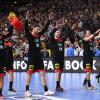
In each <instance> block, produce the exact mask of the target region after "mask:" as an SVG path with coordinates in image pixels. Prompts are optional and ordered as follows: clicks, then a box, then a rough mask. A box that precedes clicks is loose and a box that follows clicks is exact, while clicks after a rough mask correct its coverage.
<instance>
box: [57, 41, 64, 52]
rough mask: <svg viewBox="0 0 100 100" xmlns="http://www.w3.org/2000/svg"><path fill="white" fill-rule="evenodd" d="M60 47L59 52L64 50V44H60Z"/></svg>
mask: <svg viewBox="0 0 100 100" xmlns="http://www.w3.org/2000/svg"><path fill="white" fill-rule="evenodd" d="M58 47H59V51H62V50H63V44H62V42H60V43H58Z"/></svg>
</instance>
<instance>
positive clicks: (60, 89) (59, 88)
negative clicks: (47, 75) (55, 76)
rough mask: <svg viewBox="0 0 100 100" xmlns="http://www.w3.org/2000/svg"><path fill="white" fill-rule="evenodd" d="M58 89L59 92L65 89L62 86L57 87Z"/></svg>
mask: <svg viewBox="0 0 100 100" xmlns="http://www.w3.org/2000/svg"><path fill="white" fill-rule="evenodd" d="M56 91H58V92H63V91H64V89H63V88H62V87H57V88H56Z"/></svg>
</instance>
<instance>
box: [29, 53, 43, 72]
mask: <svg viewBox="0 0 100 100" xmlns="http://www.w3.org/2000/svg"><path fill="white" fill-rule="evenodd" d="M35 71H44V64H43V60H42V56H41V54H40V53H37V52H35V53H34V52H29V54H28V72H29V73H32V72H35Z"/></svg>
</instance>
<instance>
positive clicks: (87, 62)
mask: <svg viewBox="0 0 100 100" xmlns="http://www.w3.org/2000/svg"><path fill="white" fill-rule="evenodd" d="M83 68H84V70H85V71H86V72H90V71H91V70H92V68H93V55H86V54H84V55H83Z"/></svg>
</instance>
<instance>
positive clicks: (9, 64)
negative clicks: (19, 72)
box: [4, 31, 16, 94]
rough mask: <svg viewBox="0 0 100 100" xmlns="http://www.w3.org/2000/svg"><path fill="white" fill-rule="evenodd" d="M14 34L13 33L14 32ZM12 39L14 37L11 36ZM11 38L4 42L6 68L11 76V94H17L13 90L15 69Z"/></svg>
mask: <svg viewBox="0 0 100 100" xmlns="http://www.w3.org/2000/svg"><path fill="white" fill-rule="evenodd" d="M12 32H13V31H12ZM11 37H12V36H11ZM11 37H9V38H7V39H5V41H4V46H5V56H6V58H5V64H6V65H5V66H6V70H7V72H8V74H9V93H11V94H13V93H16V91H15V90H14V89H13V80H14V79H13V73H14V69H13V51H12V48H13V42H12V39H11Z"/></svg>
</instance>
